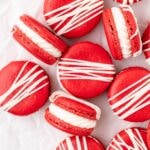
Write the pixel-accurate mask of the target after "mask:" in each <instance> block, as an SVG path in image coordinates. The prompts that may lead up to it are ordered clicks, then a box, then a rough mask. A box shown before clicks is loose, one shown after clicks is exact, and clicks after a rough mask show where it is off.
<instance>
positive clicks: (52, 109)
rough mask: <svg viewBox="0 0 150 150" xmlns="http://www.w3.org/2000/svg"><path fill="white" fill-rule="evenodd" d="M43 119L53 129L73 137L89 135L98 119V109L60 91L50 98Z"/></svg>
mask: <svg viewBox="0 0 150 150" xmlns="http://www.w3.org/2000/svg"><path fill="white" fill-rule="evenodd" d="M50 101H51V104H50V106H49V108H48V109H46V111H45V119H46V120H47V122H48V123H49V124H51V125H53V126H54V127H56V128H58V129H60V130H62V131H64V132H66V133H70V134H74V135H82V136H85V135H89V134H90V133H91V132H92V131H93V129H94V128H95V126H96V122H97V120H99V118H100V114H101V112H100V109H99V107H97V106H95V105H94V104H91V103H89V102H86V101H84V100H82V99H78V98H76V97H74V96H72V95H69V94H66V93H64V92H61V91H57V92H54V93H53V94H52V95H51V96H50Z"/></svg>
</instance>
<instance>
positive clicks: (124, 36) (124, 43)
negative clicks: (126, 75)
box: [111, 7, 132, 58]
mask: <svg viewBox="0 0 150 150" xmlns="http://www.w3.org/2000/svg"><path fill="white" fill-rule="evenodd" d="M111 11H112V15H113V19H114V22H115V25H116V30H117V33H118V38H119V41H120V47H121V51H122V55H123V58H128V57H130V56H131V54H132V51H131V43H130V39H129V35H128V30H127V26H126V22H125V19H124V16H123V14H122V12H121V10H120V9H119V8H116V7H113V8H112V9H111Z"/></svg>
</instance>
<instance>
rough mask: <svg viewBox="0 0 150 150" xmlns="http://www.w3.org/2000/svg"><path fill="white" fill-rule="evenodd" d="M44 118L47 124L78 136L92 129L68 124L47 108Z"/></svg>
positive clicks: (87, 133) (86, 133) (88, 132)
mask: <svg viewBox="0 0 150 150" xmlns="http://www.w3.org/2000/svg"><path fill="white" fill-rule="evenodd" d="M45 119H46V120H47V122H48V123H49V124H51V125H52V126H54V127H55V128H57V129H59V130H61V131H64V132H66V133H69V134H73V135H80V136H82V135H83V136H86V135H89V134H90V133H91V132H92V131H93V129H91V128H90V129H86V128H84V129H83V128H80V127H77V126H74V125H70V124H69V123H66V122H64V121H63V120H61V119H59V118H58V117H56V116H54V115H53V114H52V113H50V110H49V109H46V111H45Z"/></svg>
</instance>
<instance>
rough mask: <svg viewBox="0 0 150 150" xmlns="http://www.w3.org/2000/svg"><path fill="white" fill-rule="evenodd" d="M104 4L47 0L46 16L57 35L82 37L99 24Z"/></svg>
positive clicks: (98, 2) (93, 0) (88, 1)
mask: <svg viewBox="0 0 150 150" xmlns="http://www.w3.org/2000/svg"><path fill="white" fill-rule="evenodd" d="M103 3H104V1H103V0H92V1H91V0H65V1H64V0H59V1H57V0H45V2H44V16H45V19H46V21H47V23H48V25H49V26H50V28H51V29H52V30H53V31H54V32H55V33H56V34H57V35H63V36H65V37H67V38H75V37H81V36H83V35H85V34H87V33H89V32H90V31H92V29H93V28H94V27H95V26H96V25H97V24H98V23H99V21H100V19H101V14H102V12H103V7H104V4H103Z"/></svg>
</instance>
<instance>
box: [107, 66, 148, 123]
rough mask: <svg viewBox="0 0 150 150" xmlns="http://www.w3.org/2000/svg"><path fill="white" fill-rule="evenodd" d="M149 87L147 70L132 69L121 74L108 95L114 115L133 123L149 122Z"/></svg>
mask: <svg viewBox="0 0 150 150" xmlns="http://www.w3.org/2000/svg"><path fill="white" fill-rule="evenodd" d="M149 87H150V72H149V71H148V70H147V69H145V68H141V67H130V68H127V69H125V70H123V71H122V72H120V73H119V74H118V75H117V76H116V78H115V80H114V81H113V83H112V85H111V87H110V89H109V93H108V97H109V104H110V106H111V108H112V109H113V111H114V113H115V114H116V115H118V116H119V117H120V118H121V119H124V120H127V121H131V122H142V121H145V120H149V119H150V114H149V113H148V112H149V110H150V97H149V92H150V91H149Z"/></svg>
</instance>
